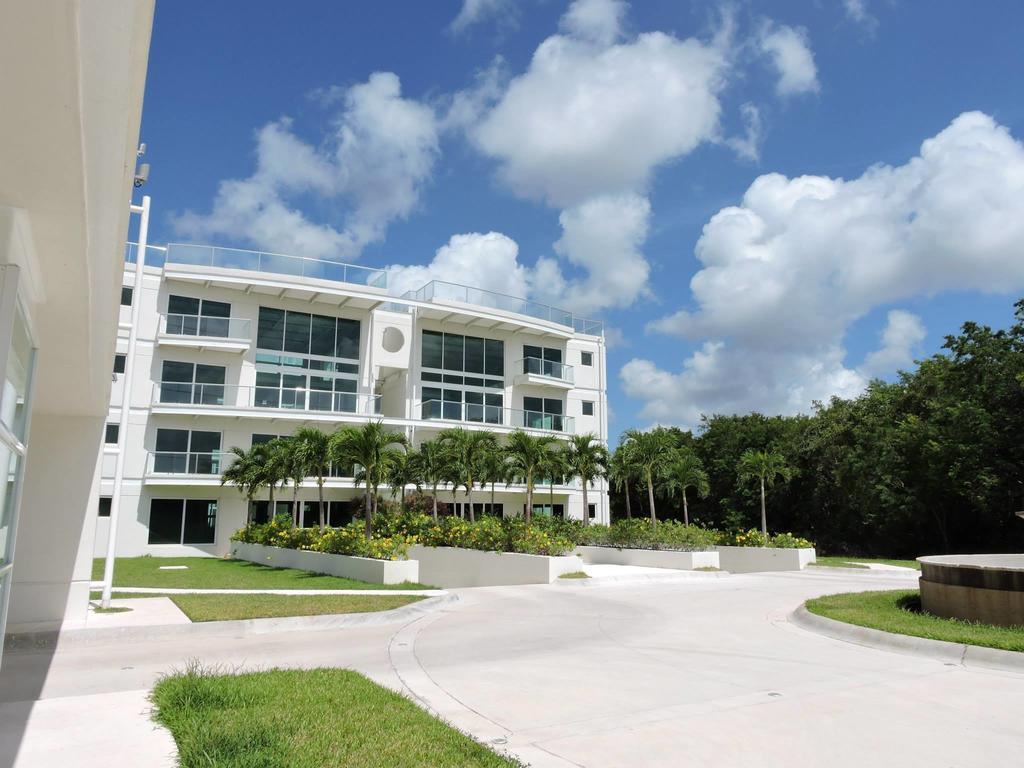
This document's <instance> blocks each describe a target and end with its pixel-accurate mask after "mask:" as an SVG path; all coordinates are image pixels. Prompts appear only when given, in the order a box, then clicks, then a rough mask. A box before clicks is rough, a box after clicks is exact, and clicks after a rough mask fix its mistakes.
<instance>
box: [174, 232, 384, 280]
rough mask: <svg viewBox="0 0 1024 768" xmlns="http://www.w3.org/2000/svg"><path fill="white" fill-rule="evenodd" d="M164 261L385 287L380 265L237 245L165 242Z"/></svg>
mask: <svg viewBox="0 0 1024 768" xmlns="http://www.w3.org/2000/svg"><path fill="white" fill-rule="evenodd" d="M166 263H167V264H189V265H192V266H197V267H221V268H223V269H245V270H249V271H251V272H271V273H273V274H278V275H293V276H295V277H310V278H316V279H318V280H334V281H337V282H341V283H351V284H353V285H366V286H370V287H372V288H387V286H388V273H387V272H386V271H384V270H383V269H371V268H370V267H360V266H356V265H355V264H344V263H342V262H340V261H328V260H326V259H310V258H306V257H305V256H286V255H284V254H281V253H267V252H265V251H247V250H243V249H240V248H220V247H218V246H213V245H190V244H187V243H168V244H167V262H166Z"/></svg>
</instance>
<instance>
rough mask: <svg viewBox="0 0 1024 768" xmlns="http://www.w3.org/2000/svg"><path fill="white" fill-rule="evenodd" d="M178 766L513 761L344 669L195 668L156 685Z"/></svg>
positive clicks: (341, 767) (450, 766)
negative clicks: (246, 670)
mask: <svg viewBox="0 0 1024 768" xmlns="http://www.w3.org/2000/svg"><path fill="white" fill-rule="evenodd" d="M152 699H153V703H154V705H155V711H154V719H155V720H156V721H157V722H159V723H160V724H162V725H164V726H166V727H167V729H168V730H170V732H171V734H172V735H173V736H174V740H175V742H177V745H178V752H179V765H181V766H182V768H200V766H201V767H202V768H321V767H324V768H348V767H351V768H355V767H356V766H359V768H373V767H375V766H379V767H380V768H385V767H387V768H414V767H418V766H425V765H429V766H434V767H435V768H514V767H515V766H521V765H522V764H521V763H519V762H517V761H513V760H510V759H508V758H505V757H502V756H500V755H498V754H497V753H495V752H492V751H491V750H490V749H488V748H487V747H485V746H483V745H482V744H480V743H478V742H476V741H474V740H473V739H471V738H469V737H468V736H466V735H465V734H463V733H460V732H459V731H457V730H455V729H454V728H451V727H449V726H447V725H445V724H444V723H443V722H441V721H440V720H438V719H436V718H434V717H432V716H430V715H428V714H427V713H426V712H424V711H423V710H422V709H420V708H419V707H417V706H416V705H415V704H413V703H412V702H411V701H409V700H408V699H406V698H404V697H403V696H400V695H399V694H397V693H394V692H393V691H389V690H387V689H386V688H382V687H381V686H379V685H377V684H375V683H373V682H371V681H369V680H367V679H366V678H365V677H363V676H362V675H360V674H357V673H355V672H352V671H350V670H345V669H313V670H308V671H305V670H276V669H275V670H270V671H266V672H255V673H249V674H240V675H224V674H218V673H217V672H216V671H204V670H202V669H199V668H196V667H193V668H191V669H189V670H186V671H185V672H183V673H180V674H176V675H172V676H169V677H165V678H164V679H162V680H161V681H160V682H159V683H157V685H156V688H154V690H153V694H152Z"/></svg>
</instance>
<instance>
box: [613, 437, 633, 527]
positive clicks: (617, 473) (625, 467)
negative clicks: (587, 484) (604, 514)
mask: <svg viewBox="0 0 1024 768" xmlns="http://www.w3.org/2000/svg"><path fill="white" fill-rule="evenodd" d="M608 479H609V480H611V482H612V485H613V486H614V487H615V490H617V491H622V492H624V494H625V497H626V517H627V518H628V519H632V518H633V510H632V508H631V507H630V502H629V496H630V486H631V485H632V484H633V468H632V467H631V466H630V465H629V461H628V460H627V458H626V450H625V448H623V446H621V445H620V446H619V447H618V448H616V449H615V452H614V453H613V454H612V455H611V458H610V459H609V460H608Z"/></svg>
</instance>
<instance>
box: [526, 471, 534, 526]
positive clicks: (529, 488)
mask: <svg viewBox="0 0 1024 768" xmlns="http://www.w3.org/2000/svg"><path fill="white" fill-rule="evenodd" d="M532 519H533V478H532V477H530V476H529V475H527V477H526V524H527V525H529V524H530V521H531V520H532Z"/></svg>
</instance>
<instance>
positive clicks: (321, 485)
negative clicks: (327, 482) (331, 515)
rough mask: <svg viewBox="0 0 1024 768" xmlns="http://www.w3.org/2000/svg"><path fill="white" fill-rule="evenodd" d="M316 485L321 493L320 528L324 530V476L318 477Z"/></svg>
mask: <svg viewBox="0 0 1024 768" xmlns="http://www.w3.org/2000/svg"><path fill="white" fill-rule="evenodd" d="M316 485H317V491H318V492H319V494H320V530H321V531H322V530H323V529H324V523H325V522H326V521H325V520H324V479H323V478H322V477H318V478H317V479H316Z"/></svg>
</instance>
